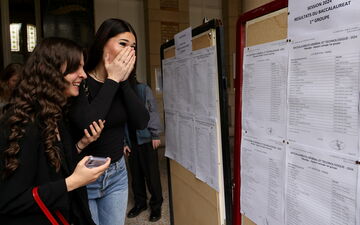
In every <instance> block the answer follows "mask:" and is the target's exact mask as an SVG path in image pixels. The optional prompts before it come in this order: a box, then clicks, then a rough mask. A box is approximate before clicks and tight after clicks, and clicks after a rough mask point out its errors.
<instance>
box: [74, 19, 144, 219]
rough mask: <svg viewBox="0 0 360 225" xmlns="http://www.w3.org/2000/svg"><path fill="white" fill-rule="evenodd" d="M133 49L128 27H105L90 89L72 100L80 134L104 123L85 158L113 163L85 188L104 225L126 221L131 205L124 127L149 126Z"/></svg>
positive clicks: (89, 66) (94, 53)
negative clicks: (135, 84) (138, 92)
mask: <svg viewBox="0 0 360 225" xmlns="http://www.w3.org/2000/svg"><path fill="white" fill-rule="evenodd" d="M135 48H136V36H135V32H134V29H133V28H132V27H131V25H130V24H129V23H127V22H125V21H123V20H120V19H108V20H106V21H104V22H103V23H102V25H101V26H100V28H99V29H98V31H97V33H96V36H95V41H94V43H93V45H92V46H91V48H90V50H89V54H88V60H87V62H86V63H85V67H84V68H85V71H86V72H87V73H88V78H87V79H86V81H85V84H86V87H85V88H83V89H82V90H81V91H80V95H79V96H78V97H76V98H75V99H74V101H73V103H72V107H71V111H70V117H71V122H72V123H73V125H74V126H75V128H76V129H77V130H78V132H77V133H78V134H80V133H81V130H83V129H84V127H86V125H87V124H88V123H89V122H90V121H93V120H94V119H95V118H100V119H103V120H106V127H105V128H104V130H103V131H102V134H101V136H100V137H99V139H98V140H97V141H95V142H93V143H91V144H90V145H89V146H88V147H86V148H85V149H84V150H83V152H84V153H85V154H91V155H94V156H99V157H110V158H111V165H110V167H109V169H108V170H107V171H106V172H105V174H104V175H102V176H100V177H99V178H98V179H97V181H96V182H93V183H91V184H89V185H87V190H88V198H89V205H90V210H91V213H92V217H93V219H94V221H95V223H97V224H101V225H110V224H111V225H113V224H116V225H121V224H124V220H125V213H126V207H127V199H128V179H127V171H126V166H125V161H124V157H123V151H122V149H123V144H124V143H123V139H124V128H125V124H126V123H128V124H129V125H131V126H132V127H134V128H135V129H144V128H145V127H146V126H147V123H148V121H149V114H148V112H147V110H146V108H145V107H144V104H143V103H142V101H141V100H140V99H139V98H138V96H137V95H136V93H135V91H134V89H133V88H132V86H131V83H132V81H134V80H135V79H134V74H135V68H134V67H135V66H134V65H135V61H136V54H135ZM74 130H75V129H74ZM75 136H76V135H75ZM77 136H79V135H77Z"/></svg>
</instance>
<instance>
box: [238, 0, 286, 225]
mask: <svg viewBox="0 0 360 225" xmlns="http://www.w3.org/2000/svg"><path fill="white" fill-rule="evenodd" d="M287 5H288V2H287V0H275V1H272V2H270V3H268V4H266V5H263V6H261V7H259V8H256V9H254V10H251V11H249V12H247V13H245V14H243V15H241V16H240V18H239V19H238V22H237V39H236V41H237V46H236V48H237V49H236V54H237V56H238V57H237V62H236V80H235V89H236V97H235V107H236V109H235V144H234V207H233V224H234V225H240V224H244V225H255V223H254V222H252V221H251V220H250V219H249V218H247V217H246V216H244V215H241V213H240V210H241V206H240V188H241V177H240V168H241V165H240V162H241V159H240V146H241V135H242V133H241V129H242V110H241V109H242V88H243V87H242V83H243V67H242V65H243V60H244V48H245V47H249V46H254V45H258V44H263V43H267V42H272V41H277V40H282V39H286V38H287V16H288V13H287Z"/></svg>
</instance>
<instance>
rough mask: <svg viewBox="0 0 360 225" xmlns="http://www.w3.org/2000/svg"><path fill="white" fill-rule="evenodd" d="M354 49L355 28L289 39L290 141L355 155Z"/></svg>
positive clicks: (358, 34) (359, 56)
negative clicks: (290, 42) (296, 40)
mask: <svg viewBox="0 0 360 225" xmlns="http://www.w3.org/2000/svg"><path fill="white" fill-rule="evenodd" d="M359 49H360V28H359V27H349V28H347V29H343V30H329V31H324V32H319V33H314V34H313V35H311V36H308V37H304V39H302V40H299V41H298V42H294V43H292V46H291V48H290V53H289V55H290V59H289V61H290V64H289V84H288V94H289V97H288V98H289V99H288V107H289V108H288V139H289V141H292V142H296V143H301V144H304V145H309V146H314V147H318V148H321V149H326V150H329V151H334V152H338V153H343V154H348V155H352V156H358V133H359V131H358V130H359V129H358V104H359V94H358V93H359V72H360V70H359V69H360V68H359V65H360V64H359V62H360V50H359Z"/></svg>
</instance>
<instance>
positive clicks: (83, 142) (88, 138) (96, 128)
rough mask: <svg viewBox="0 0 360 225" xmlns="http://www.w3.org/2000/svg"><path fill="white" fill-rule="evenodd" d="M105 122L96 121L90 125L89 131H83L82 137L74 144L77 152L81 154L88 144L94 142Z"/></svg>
mask: <svg viewBox="0 0 360 225" xmlns="http://www.w3.org/2000/svg"><path fill="white" fill-rule="evenodd" d="M104 124H105V120H98V122H95V121H94V122H92V124H90V126H89V128H90V131H91V134H90V132H89V131H88V129H84V134H85V135H84V136H83V137H82V138H81V139H80V141H78V143H76V147H77V149H78V152H81V151H82V150H83V149H84V148H86V146H88V145H89V144H90V143H92V142H94V141H96V140H97V139H98V138H99V137H100V134H101V132H102V130H103V129H104Z"/></svg>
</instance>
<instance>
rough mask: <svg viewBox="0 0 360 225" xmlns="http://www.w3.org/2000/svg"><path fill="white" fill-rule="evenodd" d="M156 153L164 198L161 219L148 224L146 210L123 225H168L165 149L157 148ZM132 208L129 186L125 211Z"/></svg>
mask: <svg viewBox="0 0 360 225" xmlns="http://www.w3.org/2000/svg"><path fill="white" fill-rule="evenodd" d="M158 153H159V165H160V176H161V185H162V190H163V198H164V202H163V205H162V216H161V219H160V220H158V221H156V222H149V216H150V209H149V208H148V209H147V210H146V211H144V212H142V213H141V214H140V215H138V216H137V217H135V218H126V220H125V225H170V216H169V215H170V213H169V192H168V180H167V168H166V158H165V157H164V153H165V149H164V148H159V149H158ZM130 176H131V175H129V180H130V179H131V177H130ZM130 183H131V182H130ZM130 185H131V184H130ZM133 206H134V201H133V197H132V192H131V187H130V186H129V201H128V209H127V211H129V210H130V209H131V208H132V207H133Z"/></svg>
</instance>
